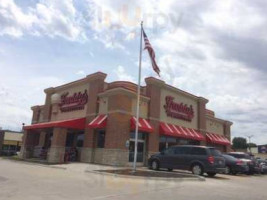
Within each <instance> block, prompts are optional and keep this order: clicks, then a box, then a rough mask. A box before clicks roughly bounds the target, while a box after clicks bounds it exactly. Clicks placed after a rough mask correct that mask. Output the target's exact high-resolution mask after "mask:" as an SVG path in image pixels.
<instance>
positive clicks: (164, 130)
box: [160, 122, 205, 141]
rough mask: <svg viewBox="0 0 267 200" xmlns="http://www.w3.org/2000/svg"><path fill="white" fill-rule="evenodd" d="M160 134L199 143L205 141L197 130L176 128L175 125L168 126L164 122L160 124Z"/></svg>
mask: <svg viewBox="0 0 267 200" xmlns="http://www.w3.org/2000/svg"><path fill="white" fill-rule="evenodd" d="M160 134H162V135H166V136H172V137H180V138H185V139H191V140H198V141H202V140H205V138H204V136H203V135H202V134H201V133H200V132H199V131H197V130H195V129H192V128H185V127H182V126H176V125H173V124H167V123H164V122H161V123H160Z"/></svg>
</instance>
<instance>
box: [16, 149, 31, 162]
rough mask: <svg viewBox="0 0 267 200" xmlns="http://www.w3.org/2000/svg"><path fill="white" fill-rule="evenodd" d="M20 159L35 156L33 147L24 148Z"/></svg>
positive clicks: (21, 150)
mask: <svg viewBox="0 0 267 200" xmlns="http://www.w3.org/2000/svg"><path fill="white" fill-rule="evenodd" d="M18 156H19V158H20V159H27V158H31V157H32V156H33V147H31V146H30V147H27V146H22V147H21V149H20V153H19V155H18Z"/></svg>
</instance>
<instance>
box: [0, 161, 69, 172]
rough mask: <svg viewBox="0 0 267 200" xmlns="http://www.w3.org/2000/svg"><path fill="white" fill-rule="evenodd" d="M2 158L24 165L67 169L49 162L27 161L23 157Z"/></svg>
mask: <svg viewBox="0 0 267 200" xmlns="http://www.w3.org/2000/svg"><path fill="white" fill-rule="evenodd" d="M3 160H8V161H11V162H17V163H23V164H26V165H38V166H41V167H48V168H54V169H63V170H67V168H66V167H60V166H53V165H49V164H44V163H42V162H35V161H29V160H24V159H18V160H15V159H12V158H4V159H3Z"/></svg>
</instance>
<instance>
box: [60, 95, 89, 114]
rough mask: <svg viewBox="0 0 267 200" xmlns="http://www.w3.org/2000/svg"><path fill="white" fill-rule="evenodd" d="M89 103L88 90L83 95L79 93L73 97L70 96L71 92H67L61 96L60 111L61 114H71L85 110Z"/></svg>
mask: <svg viewBox="0 0 267 200" xmlns="http://www.w3.org/2000/svg"><path fill="white" fill-rule="evenodd" d="M87 102H88V94H87V90H85V91H84V92H83V93H82V92H78V93H74V94H73V95H69V92H66V93H64V94H62V95H61V98H60V103H59V107H60V111H61V112H71V111H75V110H83V109H84V106H85V105H86V103H87Z"/></svg>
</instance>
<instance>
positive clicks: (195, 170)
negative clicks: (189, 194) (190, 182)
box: [191, 164, 204, 176]
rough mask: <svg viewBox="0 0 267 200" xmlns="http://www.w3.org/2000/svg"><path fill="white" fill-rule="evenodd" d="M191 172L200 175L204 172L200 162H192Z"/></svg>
mask: <svg viewBox="0 0 267 200" xmlns="http://www.w3.org/2000/svg"><path fill="white" fill-rule="evenodd" d="M191 171H192V174H194V175H198V176H202V175H203V173H204V170H203V167H202V166H201V165H200V164H193V165H192V167H191Z"/></svg>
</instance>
